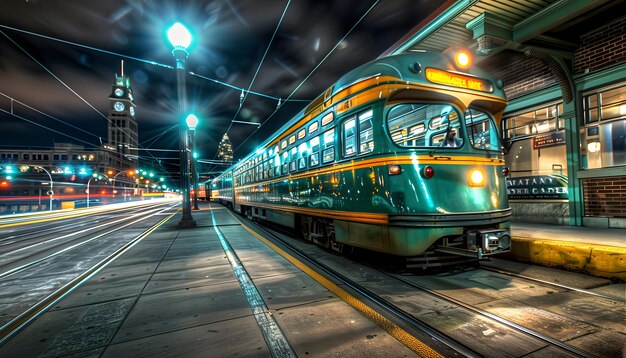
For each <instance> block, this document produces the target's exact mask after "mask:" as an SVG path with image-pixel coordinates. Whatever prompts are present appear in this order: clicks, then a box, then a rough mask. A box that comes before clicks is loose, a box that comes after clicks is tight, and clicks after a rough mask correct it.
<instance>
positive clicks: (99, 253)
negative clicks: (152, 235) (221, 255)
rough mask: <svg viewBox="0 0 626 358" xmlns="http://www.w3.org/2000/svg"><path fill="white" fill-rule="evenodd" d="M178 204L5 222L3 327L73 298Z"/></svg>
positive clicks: (0, 221) (1, 227)
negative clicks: (51, 301) (52, 301)
mask: <svg viewBox="0 0 626 358" xmlns="http://www.w3.org/2000/svg"><path fill="white" fill-rule="evenodd" d="M178 204H179V203H178V201H174V200H170V199H160V200H150V201H142V202H133V203H124V204H116V205H109V206H103V207H97V208H90V209H83V210H72V211H62V212H52V213H40V214H28V215H17V216H11V217H6V218H0V312H1V313H0V326H2V327H3V328H6V327H7V326H8V325H11V324H16V323H22V322H23V321H25V320H28V319H31V318H33V317H29V314H28V312H29V311H31V310H33V308H34V307H35V306H37V305H41V304H45V302H46V298H48V297H53V296H55V295H64V294H66V293H69V292H71V290H73V288H74V284H77V283H78V281H80V280H79V279H80V278H82V277H83V276H85V277H86V276H89V275H90V274H91V272H92V271H94V269H95V268H97V267H101V266H103V265H106V264H107V263H108V261H110V260H111V259H112V258H114V256H115V255H116V253H118V252H119V251H120V249H121V248H123V247H125V246H128V245H132V243H133V241H134V240H136V239H137V238H139V237H141V236H142V235H143V234H144V233H146V232H148V231H150V230H151V229H152V228H153V227H155V225H157V224H158V223H159V222H161V221H162V220H163V219H164V218H167V217H170V216H171V215H172V214H174V213H175V212H176V210H177V206H178ZM34 311H36V310H34Z"/></svg>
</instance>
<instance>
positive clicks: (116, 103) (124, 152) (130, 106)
mask: <svg viewBox="0 0 626 358" xmlns="http://www.w3.org/2000/svg"><path fill="white" fill-rule="evenodd" d="M134 100H135V98H134V96H133V90H132V88H131V87H130V78H129V77H128V76H124V61H122V66H121V75H120V76H118V75H117V74H115V80H114V82H113V88H112V91H111V94H110V95H109V102H110V106H109V115H108V120H109V125H108V134H109V142H108V144H109V147H108V148H109V149H113V150H114V151H116V152H117V153H119V155H120V159H121V160H120V161H119V162H118V163H115V164H116V165H115V167H116V168H118V169H122V170H123V169H129V168H132V167H133V166H136V165H134V163H137V146H138V145H139V142H138V138H139V136H138V128H137V120H136V119H135V114H136V113H135V108H136V106H135V102H134Z"/></svg>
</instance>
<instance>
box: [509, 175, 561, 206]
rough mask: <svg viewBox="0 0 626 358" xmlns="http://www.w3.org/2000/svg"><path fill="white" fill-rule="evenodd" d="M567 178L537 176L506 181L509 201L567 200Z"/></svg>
mask: <svg viewBox="0 0 626 358" xmlns="http://www.w3.org/2000/svg"><path fill="white" fill-rule="evenodd" d="M567 188H568V186H567V177H565V176H563V175H535V176H525V177H515V178H507V179H506V193H507V194H508V195H509V199H528V200H545V199H557V200H558V199H567V198H568V196H567Z"/></svg>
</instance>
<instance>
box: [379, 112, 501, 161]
mask: <svg viewBox="0 0 626 358" xmlns="http://www.w3.org/2000/svg"><path fill="white" fill-rule="evenodd" d="M463 117H464V119H465V121H464V125H463V126H462V125H461V123H462V122H463V121H460V120H459V118H460V116H459V113H458V112H457V110H456V109H455V108H454V107H452V106H451V105H447V104H441V103H430V104H429V103H404V104H400V105H397V106H395V107H393V108H392V109H391V110H390V111H389V114H388V115H387V125H388V127H389V133H390V134H391V139H392V140H393V142H394V143H395V144H397V145H399V146H401V147H410V148H438V147H442V148H461V147H463V146H464V145H465V144H466V141H467V142H469V145H471V147H473V148H475V149H479V150H489V151H491V150H495V151H499V150H500V140H499V138H498V131H497V130H496V127H495V124H494V122H493V118H492V117H491V115H489V114H488V113H486V112H483V111H481V110H478V109H475V108H471V107H470V108H468V109H467V110H466V111H465V113H464V116H463Z"/></svg>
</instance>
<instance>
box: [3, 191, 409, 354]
mask: <svg viewBox="0 0 626 358" xmlns="http://www.w3.org/2000/svg"><path fill="white" fill-rule="evenodd" d="M213 208H214V210H209V204H208V203H201V209H202V210H200V211H194V212H193V217H194V219H195V220H196V222H197V227H195V228H190V229H182V230H181V229H178V227H177V223H178V221H179V220H180V217H181V214H180V212H179V213H178V214H177V215H175V216H174V217H172V218H171V219H170V220H169V221H167V222H166V223H165V224H163V225H162V226H160V227H159V228H158V229H157V230H155V231H154V232H153V233H151V234H150V235H149V236H148V237H146V238H145V239H143V240H142V241H140V242H138V243H137V244H136V245H135V246H133V247H132V248H130V249H129V250H128V251H126V252H125V253H123V254H122V255H121V256H120V257H119V258H118V259H116V260H114V261H113V262H112V263H111V264H110V265H108V266H106V267H105V268H104V269H103V270H101V271H100V272H98V273H96V274H95V275H94V276H93V277H91V278H90V279H89V281H87V282H86V283H84V284H82V285H81V286H80V287H78V288H77V289H76V290H75V291H73V292H71V293H70V294H69V295H68V296H67V297H65V298H64V299H63V300H61V301H59V302H58V303H56V304H55V305H54V306H53V307H52V308H51V309H50V310H48V311H46V312H45V313H43V314H42V315H41V316H40V317H39V318H38V319H37V320H36V321H34V322H33V323H32V324H30V325H29V326H27V327H26V328H25V329H24V330H23V331H21V332H20V333H18V334H17V335H16V336H15V337H14V338H13V339H11V340H10V341H9V342H7V343H6V344H5V345H4V346H2V347H0V357H39V356H45V357H59V356H64V357H65V356H70V357H94V358H95V357H133V358H138V357H176V356H178V357H226V356H229V357H230V356H238V357H269V356H300V357H305V356H344V357H364V356H368V357H386V356H394V357H411V356H414V353H413V352H412V351H411V350H410V349H409V348H407V347H406V346H405V345H403V344H402V343H400V342H399V341H398V340H397V339H396V338H394V337H393V336H391V335H390V334H389V333H387V332H386V331H384V330H383V329H382V328H381V327H379V326H378V325H377V324H376V323H375V322H373V321H372V320H370V319H368V318H367V317H365V316H364V315H362V314H361V313H359V312H358V311H357V310H355V309H353V308H352V307H351V306H350V305H348V304H347V303H346V302H344V301H343V300H341V299H340V298H338V297H337V296H336V295H334V294H333V293H331V292H330V291H329V290H327V289H326V288H325V287H324V286H322V285H320V284H318V283H317V282H316V281H314V280H313V279H312V278H311V277H309V276H308V275H307V274H305V273H304V272H302V271H301V270H300V269H298V268H297V267H296V266H294V265H293V264H291V263H290V262H289V261H287V260H286V259H284V258H283V257H282V256H280V255H279V254H277V253H276V252H275V251H273V250H272V249H270V248H269V247H268V246H266V245H265V244H264V243H263V242H261V241H260V240H258V239H257V238H255V237H254V236H253V235H252V234H251V233H249V232H248V231H247V230H245V229H244V228H243V227H242V226H241V225H240V223H239V222H238V221H237V220H236V219H235V216H234V215H232V213H230V212H229V211H227V210H226V209H225V208H224V207H222V206H220V205H213ZM211 213H214V214H215V218H216V222H217V226H218V228H219V232H220V233H219V234H218V232H217V230H215V228H214V225H213V220H212V215H211ZM221 238H224V239H225V240H227V242H228V243H229V244H228V245H229V246H230V247H232V251H233V252H234V253H235V254H236V256H237V258H238V260H240V263H241V267H245V269H243V270H242V269H239V270H238V269H237V268H236V267H234V266H232V265H231V261H230V260H229V258H232V256H233V255H232V253H228V249H226V250H227V251H226V252H225V249H224V246H223V243H221ZM242 271H245V273H246V274H247V275H248V281H247V282H246V284H245V285H243V286H244V289H242V284H241V283H240V276H241V275H242ZM252 291H255V292H257V293H258V294H259V295H260V297H259V296H255V297H256V298H255V299H254V302H252V301H251V300H250V298H249V297H250V292H252ZM268 317H269V320H267V319H266V320H265V321H263V318H268ZM260 318H261V319H260ZM272 320H273V321H272ZM268 327H269V329H268ZM271 328H274V329H273V330H272V329H271ZM268 332H269V334H268ZM280 336H283V337H284V339H285V340H286V342H287V343H286V347H285V346H282V348H285V349H286V350H289V349H291V350H292V352H293V353H292V354H291V355H289V354H280V353H281V352H277V351H276V342H277V341H279V340H280V339H281V338H280Z"/></svg>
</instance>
